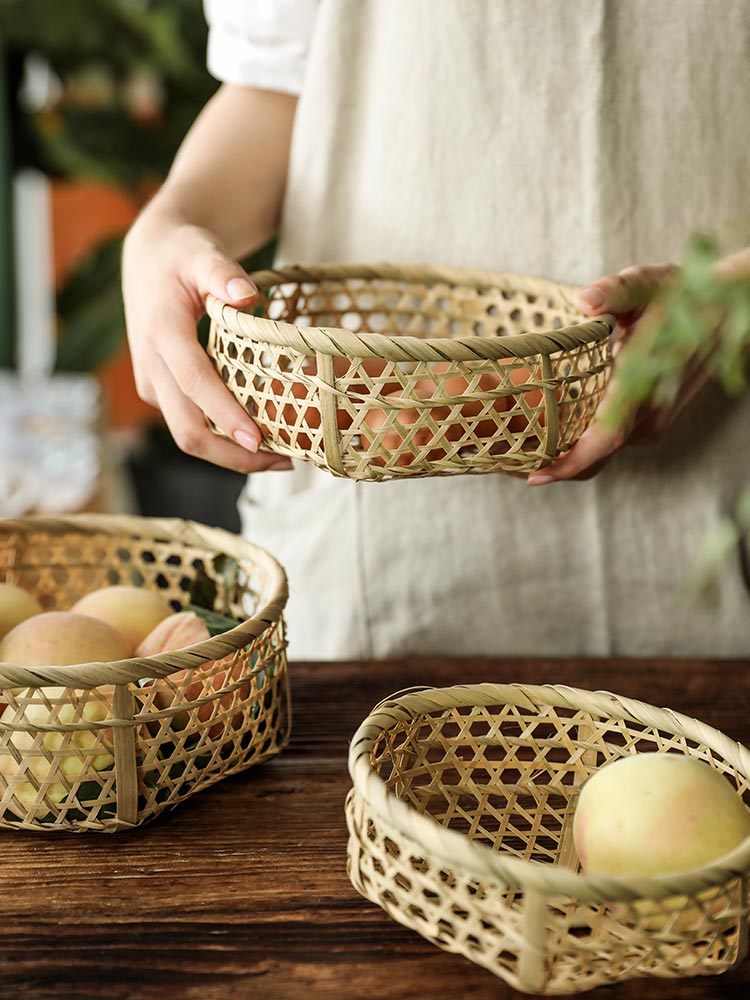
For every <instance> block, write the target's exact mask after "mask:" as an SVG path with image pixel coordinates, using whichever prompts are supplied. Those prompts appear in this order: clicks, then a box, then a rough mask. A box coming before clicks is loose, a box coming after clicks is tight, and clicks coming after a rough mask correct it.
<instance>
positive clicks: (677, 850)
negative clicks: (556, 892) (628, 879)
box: [573, 753, 750, 876]
mask: <svg viewBox="0 0 750 1000" xmlns="http://www.w3.org/2000/svg"><path fill="white" fill-rule="evenodd" d="M573 834H574V841H575V846H576V850H577V852H578V857H579V859H580V861H581V865H582V866H583V869H584V871H585V872H586V873H587V874H592V875H614V876H628V875H667V874H671V873H675V872H681V871H688V870H689V869H691V868H699V867H702V866H704V865H707V864H710V863H711V862H712V861H715V860H716V859H718V858H720V857H721V856H722V855H724V854H726V853H727V852H728V851H731V850H732V849H733V848H735V847H737V846H738V844H740V843H741V842H742V841H743V840H744V839H745V838H746V837H749V836H750V812H749V811H748V809H747V807H746V806H745V804H744V802H743V801H742V799H741V798H740V797H739V795H738V794H737V792H736V791H735V790H734V789H733V788H732V786H731V785H730V783H729V782H728V781H727V779H726V778H725V777H724V776H723V775H722V774H720V773H719V771H717V770H715V769H714V768H712V767H710V766H709V765H708V764H705V763H704V762H703V761H700V760H697V759H695V758H694V757H687V756H683V755H682V754H671V753H643V754H635V755H633V756H630V757H623V758H621V759H619V760H616V761H613V762H612V763H609V764H607V765H605V766H604V767H602V768H601V769H600V770H598V771H596V772H595V773H594V774H593V775H592V776H591V777H590V778H589V779H588V781H586V783H585V784H584V786H583V788H582V789H581V793H580V796H579V799H578V803H577V806H576V811H575V817H574V822H573Z"/></svg>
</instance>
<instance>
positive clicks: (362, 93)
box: [241, 0, 750, 659]
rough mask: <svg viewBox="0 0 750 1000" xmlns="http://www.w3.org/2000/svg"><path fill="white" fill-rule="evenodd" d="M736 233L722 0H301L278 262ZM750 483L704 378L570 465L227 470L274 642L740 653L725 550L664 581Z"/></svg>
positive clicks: (737, 602) (616, 263)
mask: <svg viewBox="0 0 750 1000" xmlns="http://www.w3.org/2000/svg"><path fill="white" fill-rule="evenodd" d="M701 229H703V230H707V231H710V232H714V233H718V234H719V236H720V237H721V238H722V239H723V241H724V244H725V246H726V248H727V249H732V248H735V247H738V246H742V245H747V244H748V243H750V3H748V2H747V0H722V2H717V0H617V2H615V0H608V2H607V0H575V2H561V0H322V4H321V8H320V13H319V16H318V22H317V24H316V29H315V35H314V39H313V44H312V51H311V54H310V62H309V66H308V71H307V76H306V80H305V85H304V91H303V95H302V97H301V100H300V104H299V109H298V113H297V121H296V125H295V135H294V143H293V152H292V160H291V172H290V178H289V186H288V191H287V197H286V205H285V210H284V224H283V233H282V240H281V248H280V256H281V258H282V259H283V260H284V261H293V262H303V261H323V260H331V261H380V260H389V261H396V262H424V261H429V262H436V263H441V264H448V265H459V266H469V267H471V266H476V267H486V268H493V269H496V270H510V271H516V272H525V273H528V274H532V275H543V276H546V277H550V278H556V279H561V280H565V281H570V282H576V283H583V282H587V281H591V280H594V279H596V278H598V277H600V276H602V275H603V274H606V273H610V272H613V271H617V270H620V269H621V268H623V267H626V266H628V265H630V264H639V263H651V262H655V261H666V260H679V258H680V254H681V251H682V248H683V245H684V242H685V240H686V239H687V237H688V235H689V234H690V233H691V232H692V231H693V230H701ZM748 476H750V406H749V405H748V402H747V400H742V401H739V402H738V401H727V400H725V399H724V398H723V397H722V395H721V393H719V392H718V391H716V390H712V391H709V392H708V393H707V394H706V395H705V396H704V397H703V398H702V399H701V400H700V401H699V402H698V403H697V404H696V405H695V406H694V407H693V409H692V411H691V412H690V414H689V415H688V416H687V417H686V418H685V419H684V420H683V422H682V423H681V424H680V425H679V426H678V428H677V429H675V430H674V431H673V432H672V433H671V434H670V435H669V438H668V440H666V441H665V442H664V443H662V444H660V445H658V446H652V447H647V448H640V449H638V448H633V449H628V450H626V451H624V452H622V453H621V454H619V455H618V456H617V457H616V458H615V460H613V461H612V462H611V464H610V465H609V466H608V467H607V468H606V469H605V471H604V472H602V473H601V474H600V475H599V476H598V477H597V478H596V479H594V480H592V481H591V482H587V483H563V484H556V485H553V486H551V487H544V488H536V489H531V488H529V487H527V486H526V484H525V483H524V482H522V481H518V480H516V479H512V478H509V477H505V476H500V475H497V476H483V477H460V478H458V479H450V480H448V479H434V480H421V481H413V482H398V483H388V484H384V485H383V484H362V485H354V484H353V483H350V482H348V481H340V480H335V479H334V478H333V477H331V476H329V475H328V474H325V473H321V472H319V471H316V470H313V469H311V468H310V467H308V466H302V467H300V468H297V469H296V470H295V471H294V472H292V473H274V474H265V475H264V474H260V475H257V476H254V477H251V480H250V482H249V484H248V488H247V490H246V491H245V494H244V496H243V498H242V501H241V509H242V514H243V521H244V529H245V531H246V533H247V535H248V536H249V537H250V538H251V539H253V540H254V541H257V542H258V543H259V544H261V545H264V546H266V547H267V548H269V549H270V550H271V551H272V552H274V553H275V554H276V555H277V557H278V558H279V559H280V560H281V562H282V563H283V564H284V566H285V568H286V570H287V572H288V574H289V578H290V587H291V599H290V603H289V608H288V620H289V633H290V638H291V647H290V653H291V655H292V656H294V657H295V658H302V657H304V658H311V659H316V658H335V657H370V656H375V657H381V656H389V655H397V654H404V653H415V654H509V655H526V654H537V655H555V654H565V655H576V654H581V655H585V656H602V655H607V654H625V655H659V656H670V655H674V656H691V655H694V656H703V655H707V656H742V655H748V654H750V600H749V596H748V590H747V586H746V584H745V582H744V581H743V576H742V567H741V563H740V559H739V558H734V559H732V560H731V561H730V562H729V563H728V564H727V565H726V567H725V568H724V571H723V574H722V578H721V581H720V587H719V594H718V602H717V604H716V605H715V606H714V607H713V608H711V609H704V608H700V607H696V605H695V604H694V603H691V601H690V599H688V598H687V597H686V595H685V593H684V589H683V588H684V582H685V580H686V578H687V577H688V575H689V573H690V570H691V567H692V565H693V560H694V556H695V551H696V545H697V542H698V540H699V539H700V538H701V537H702V536H703V535H704V533H705V532H706V531H708V529H709V528H710V527H711V526H712V525H714V524H715V523H716V521H717V518H718V517H719V516H720V515H721V514H723V513H724V512H726V511H728V510H730V509H731V508H732V505H733V503H734V500H735V498H736V496H737V494H738V492H739V489H740V487H741V485H742V483H743V482H744V481H745V480H746V478H748Z"/></svg>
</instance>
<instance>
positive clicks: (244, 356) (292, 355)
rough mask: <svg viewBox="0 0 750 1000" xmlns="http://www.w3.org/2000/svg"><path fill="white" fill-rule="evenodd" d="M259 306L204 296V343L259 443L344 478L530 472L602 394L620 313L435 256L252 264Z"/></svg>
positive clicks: (583, 422) (578, 426) (561, 289)
mask: <svg viewBox="0 0 750 1000" xmlns="http://www.w3.org/2000/svg"><path fill="white" fill-rule="evenodd" d="M252 277H253V280H254V281H255V283H256V285H257V286H258V289H259V291H260V298H259V302H258V305H257V309H256V313H257V315H249V314H248V313H243V312H239V311H238V310H236V309H234V308H232V307H230V306H228V305H226V304H224V303H222V302H220V301H219V300H217V299H215V298H210V297H209V299H208V302H207V310H208V313H209V315H210V316H211V319H212V326H211V334H210V338H209V345H208V350H209V354H210V355H211V357H212V359H213V362H214V365H215V367H216V369H217V371H218V372H219V374H220V375H221V377H222V378H223V379H224V381H225V383H226V384H227V386H228V387H229V389H230V390H231V392H232V393H233V394H234V396H235V398H236V399H237V400H238V401H239V402H240V403H241V404H242V405H243V406H244V407H246V409H247V410H248V412H249V413H250V414H251V415H252V416H253V418H254V419H255V421H256V422H257V424H258V426H259V427H260V428H261V429H262V431H263V433H264V437H265V444H264V447H266V448H268V449H270V450H271V451H274V452H277V453H278V454H280V455H286V456H289V457H290V458H299V459H304V460H305V461H308V462H311V463H313V464H314V465H316V466H318V467H319V468H321V469H326V470H328V471H329V472H331V473H333V474H334V475H336V476H344V477H348V478H350V479H355V480H385V479H396V478H407V477H415V476H436V475H450V474H456V473H486V472H506V473H511V474H517V475H521V474H525V473H528V472H531V471H533V470H535V469H539V468H541V467H542V466H543V465H545V464H547V463H548V462H550V461H551V460H552V459H553V458H555V456H557V455H559V454H561V453H562V452H564V451H566V450H567V449H569V448H570V447H571V446H572V445H573V444H574V443H575V441H576V440H577V439H578V437H579V436H580V435H581V433H582V431H583V430H584V429H585V428H586V426H587V424H588V423H589V421H590V419H591V416H592V414H593V413H594V411H595V409H596V407H597V404H598V403H599V401H600V399H601V396H602V393H603V391H604V387H605V384H606V380H607V375H608V371H609V367H610V364H611V350H610V334H611V333H612V330H613V327H614V318H613V317H612V316H609V315H606V316H600V317H598V318H597V319H595V320H591V319H585V317H584V316H583V315H582V314H581V313H579V312H578V311H577V310H576V309H575V308H574V307H573V306H572V305H571V304H570V301H569V294H570V292H571V291H572V290H573V289H572V287H570V286H567V285H561V284H557V283H555V282H551V281H546V280H542V279H539V278H526V277H521V276H518V275H510V274H495V273H492V272H488V271H474V270H461V269H449V268H437V267H424V266H421V267H398V266H394V265H385V264H383V265H378V266H376V267H365V266H361V265H351V266H342V265H335V264H329V265H319V266H315V267H312V266H311V267H307V266H306V267H287V268H281V269H279V270H275V271H262V272H259V273H257V274H254V275H253V276H252Z"/></svg>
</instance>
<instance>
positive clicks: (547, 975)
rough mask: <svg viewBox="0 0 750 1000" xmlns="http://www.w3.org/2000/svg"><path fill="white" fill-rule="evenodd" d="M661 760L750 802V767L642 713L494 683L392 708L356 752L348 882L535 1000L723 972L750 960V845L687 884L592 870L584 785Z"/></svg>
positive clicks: (698, 731) (382, 709)
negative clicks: (584, 835) (708, 773)
mask: <svg viewBox="0 0 750 1000" xmlns="http://www.w3.org/2000/svg"><path fill="white" fill-rule="evenodd" d="M652 751H658V752H665V753H680V754H687V755H690V756H694V757H697V758H699V759H701V760H704V761H706V762H707V763H708V764H709V765H711V766H712V767H714V768H716V769H717V770H719V771H721V772H722V773H724V774H725V775H726V776H727V777H728V778H729V780H730V781H731V782H732V784H733V785H734V787H735V788H736V789H737V790H738V792H739V793H740V794H741V795H742V796H743V797H744V798H745V801H746V802H748V801H750V783H749V781H748V773H750V771H749V768H750V754H749V753H748V751H746V750H745V749H744V748H743V747H741V746H739V745H738V744H734V743H732V742H731V741H730V740H728V739H727V738H726V737H724V736H723V735H722V734H721V733H717V732H716V731H715V730H711V729H709V728H708V727H705V726H702V725H701V724H700V723H698V722H696V721H695V720H690V719H685V718H683V717H681V716H677V715H675V714H673V713H670V712H667V711H664V710H661V709H655V708H652V707H651V706H646V705H642V704H641V703H638V702H631V701H626V700H624V699H618V698H615V697H614V696H611V695H605V694H602V693H598V694H592V693H591V692H576V691H574V690H573V689H570V688H552V687H548V688H529V687H520V686H514V685H507V686H498V685H489V684H485V685H476V686H474V687H473V688H472V687H462V688H449V689H442V690H428V691H425V692H424V693H423V694H408V695H405V696H403V697H401V698H399V697H396V698H394V699H392V700H389V701H388V702H385V703H383V704H382V705H381V706H379V707H378V709H376V710H375V711H374V712H373V714H372V715H371V716H370V718H369V719H368V720H366V722H365V723H364V724H363V725H362V727H361V728H360V730H359V731H358V733H357V735H356V736H355V737H354V740H353V741H352V747H351V753H350V771H351V773H352V778H353V782H354V788H353V789H352V791H351V793H350V795H349V798H348V800H347V821H348V825H349V832H350V840H349V873H350V877H351V879H352V882H353V884H354V885H355V887H356V888H357V889H358V890H359V892H361V893H362V894H363V895H364V896H366V897H367V898H368V899H370V900H372V901H373V902H376V903H378V904H379V905H380V906H382V907H383V908H384V909H385V910H386V911H387V912H388V913H389V914H390V915H391V916H392V917H394V918H395V919H396V920H398V921H399V922H401V923H403V924H405V925H406V926H408V927H412V928H414V929H415V930H417V931H418V932H419V933H420V934H422V935H423V936H424V937H426V938H428V939H429V940H431V941H433V942H434V943H435V944H437V945H439V946H440V947H442V948H445V949H447V950H448V951H455V952H459V953H461V954H463V955H465V956H466V957H467V958H470V959H471V960H472V961H474V962H477V963H478V964H480V965H483V966H485V967H486V968H488V969H490V970H491V971H492V972H494V973H495V974H496V975H498V976H501V977H502V978H503V979H505V980H506V981H507V982H509V983H510V984H511V985H512V986H514V987H515V988H516V989H520V990H524V991H526V992H531V993H539V994H550V995H553V994H557V995H565V994H570V993H575V992H580V991H583V990H587V989H590V988H592V987H594V986H597V985H601V984H605V983H612V982H617V981H619V980H623V979H628V978H633V977H638V976H647V975H653V976H667V977H669V976H690V975H708V974H714V973H719V972H722V971H724V970H726V969H727V968H729V967H730V966H732V965H733V964H734V963H736V962H737V961H738V960H740V959H741V958H742V957H744V954H745V950H746V947H747V943H746V930H745V928H746V921H747V913H748V899H747V878H746V874H747V870H748V867H750V845H748V844H745V845H743V847H742V848H741V849H740V850H739V851H738V852H735V855H736V856H733V858H732V860H731V863H730V862H729V861H728V860H727V862H726V864H724V863H723V862H721V863H717V864H716V865H715V866H713V867H710V868H706V869H703V870H701V872H700V873H698V874H696V873H692V874H691V875H690V876H689V877H688V876H670V877H669V878H662V879H661V880H659V879H654V878H640V879H631V880H622V879H604V878H595V877H590V876H584V875H582V874H580V872H579V866H578V861H577V858H576V855H575V848H574V845H573V841H572V818H573V813H574V811H575V805H576V799H577V794H578V790H579V789H580V786H581V784H582V782H583V781H585V779H586V777H587V776H588V775H589V774H590V773H591V772H592V771H593V770H595V769H596V768H597V767H600V766H601V765H602V764H603V763H605V762H606V761H607V760H610V759H612V758H616V757H621V756H624V755H627V754H633V753H639V752H652ZM724 860H726V859H724Z"/></svg>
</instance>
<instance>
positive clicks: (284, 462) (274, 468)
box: [268, 458, 292, 472]
mask: <svg viewBox="0 0 750 1000" xmlns="http://www.w3.org/2000/svg"><path fill="white" fill-rule="evenodd" d="M291 468H292V463H291V462H290V461H289V459H288V458H281V459H279V461H278V462H272V463H271V464H270V465H269V466H268V471H269V472H283V471H284V470H286V471H290V470H291Z"/></svg>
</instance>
